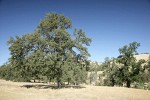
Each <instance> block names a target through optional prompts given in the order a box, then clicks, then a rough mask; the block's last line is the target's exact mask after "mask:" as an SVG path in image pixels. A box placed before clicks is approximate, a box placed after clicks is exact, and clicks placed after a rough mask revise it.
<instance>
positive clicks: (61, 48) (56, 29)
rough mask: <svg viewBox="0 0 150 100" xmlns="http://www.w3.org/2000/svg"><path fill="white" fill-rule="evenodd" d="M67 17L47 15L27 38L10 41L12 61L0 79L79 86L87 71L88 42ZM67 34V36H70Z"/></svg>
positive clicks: (53, 14) (6, 65)
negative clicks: (40, 81)
mask: <svg viewBox="0 0 150 100" xmlns="http://www.w3.org/2000/svg"><path fill="white" fill-rule="evenodd" d="M71 29H72V23H71V20H70V19H69V18H68V17H65V16H64V15H61V14H56V13H49V14H47V15H46V16H45V18H44V19H43V20H41V21H40V24H39V25H38V26H37V29H36V30H35V31H34V32H33V33H30V34H25V35H22V36H20V37H19V36H16V37H15V38H13V37H11V38H10V39H9V41H8V45H9V50H10V53H11V57H10V58H9V62H8V63H7V64H4V65H3V66H2V67H1V68H0V78H2V79H6V80H12V81H30V80H37V79H38V80H42V81H50V82H51V81H56V82H57V85H58V87H60V84H61V83H62V82H68V84H70V83H72V84H80V83H83V82H85V81H86V76H87V70H88V69H89V68H88V66H89V61H88V57H89V56H90V54H89V53H88V50H87V46H89V45H90V42H91V39H90V38H87V37H86V35H85V32H83V31H82V30H81V29H74V32H73V33H71V32H70V31H71ZM69 32H70V33H69Z"/></svg>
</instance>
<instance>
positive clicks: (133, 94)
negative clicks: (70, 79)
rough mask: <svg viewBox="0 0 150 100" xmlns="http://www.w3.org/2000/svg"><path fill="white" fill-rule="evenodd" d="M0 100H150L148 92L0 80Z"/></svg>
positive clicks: (119, 88) (149, 92)
mask: <svg viewBox="0 0 150 100" xmlns="http://www.w3.org/2000/svg"><path fill="white" fill-rule="evenodd" d="M24 85H29V86H32V85H33V86H35V87H31V88H26V87H23V86H24ZM36 86H40V88H39V87H36ZM46 86H47V88H44V87H46ZM0 100H150V91H148V90H140V89H129V88H123V87H103V86H84V87H81V88H62V89H52V88H49V87H48V85H46V84H45V85H44V84H42V83H25V82H10V81H5V80H0Z"/></svg>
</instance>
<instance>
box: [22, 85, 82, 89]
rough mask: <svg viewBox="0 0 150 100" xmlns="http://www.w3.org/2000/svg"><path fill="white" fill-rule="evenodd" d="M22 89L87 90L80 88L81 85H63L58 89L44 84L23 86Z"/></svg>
mask: <svg viewBox="0 0 150 100" xmlns="http://www.w3.org/2000/svg"><path fill="white" fill-rule="evenodd" d="M21 87H25V88H28V89H29V88H36V89H48V88H51V89H62V88H74V89H81V88H85V87H83V86H79V85H63V86H61V87H60V88H58V87H57V86H54V85H45V84H44V85H43V84H35V85H23V86H21Z"/></svg>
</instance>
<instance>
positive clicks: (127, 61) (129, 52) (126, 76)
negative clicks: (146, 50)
mask: <svg viewBox="0 0 150 100" xmlns="http://www.w3.org/2000/svg"><path fill="white" fill-rule="evenodd" d="M139 46H140V43H137V42H132V43H130V44H129V45H125V46H123V47H122V48H120V49H119V52H120V54H121V55H120V56H119V57H118V60H117V61H118V63H120V64H122V66H121V67H120V68H119V71H120V75H119V78H120V80H121V81H122V82H126V86H127V87H128V88H129V87H130V85H131V82H132V81H133V77H135V76H137V75H139V72H138V71H135V70H134V68H135V63H136V59H135V58H134V54H136V53H137V51H136V50H137V48H138V47H139Z"/></svg>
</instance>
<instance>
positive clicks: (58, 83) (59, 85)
mask: <svg viewBox="0 0 150 100" xmlns="http://www.w3.org/2000/svg"><path fill="white" fill-rule="evenodd" d="M57 87H58V88H61V82H60V80H58V81H57Z"/></svg>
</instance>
